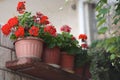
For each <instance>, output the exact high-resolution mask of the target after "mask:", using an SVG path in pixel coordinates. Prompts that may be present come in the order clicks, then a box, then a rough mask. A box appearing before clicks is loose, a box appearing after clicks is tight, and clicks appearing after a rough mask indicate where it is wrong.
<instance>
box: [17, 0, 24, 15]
mask: <svg viewBox="0 0 120 80" xmlns="http://www.w3.org/2000/svg"><path fill="white" fill-rule="evenodd" d="M25 9H26V8H25V1H24V2H19V3H18V5H17V11H18V12H19V13H20V14H23V13H24V12H25Z"/></svg>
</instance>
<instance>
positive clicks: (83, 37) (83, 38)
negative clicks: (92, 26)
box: [79, 34, 87, 40]
mask: <svg viewBox="0 0 120 80" xmlns="http://www.w3.org/2000/svg"><path fill="white" fill-rule="evenodd" d="M79 39H82V40H86V39H87V36H86V34H80V35H79Z"/></svg>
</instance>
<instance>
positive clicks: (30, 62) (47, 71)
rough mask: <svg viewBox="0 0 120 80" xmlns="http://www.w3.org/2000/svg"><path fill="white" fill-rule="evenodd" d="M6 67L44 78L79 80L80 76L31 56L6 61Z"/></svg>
mask: <svg viewBox="0 0 120 80" xmlns="http://www.w3.org/2000/svg"><path fill="white" fill-rule="evenodd" d="M6 67H7V68H9V69H11V70H14V71H18V72H21V73H25V74H28V75H31V76H34V77H37V78H40V79H44V80H80V77H79V76H77V75H75V74H73V73H69V72H66V71H64V70H62V69H60V68H56V67H53V66H50V65H47V64H45V63H43V62H40V61H39V60H37V59H32V58H24V59H19V60H14V61H8V62H6Z"/></svg>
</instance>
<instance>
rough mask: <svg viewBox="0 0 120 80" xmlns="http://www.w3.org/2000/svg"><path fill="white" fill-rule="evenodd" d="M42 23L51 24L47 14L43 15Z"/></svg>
mask: <svg viewBox="0 0 120 80" xmlns="http://www.w3.org/2000/svg"><path fill="white" fill-rule="evenodd" d="M40 23H41V24H45V25H47V24H49V21H48V17H47V16H42V17H41V18H40Z"/></svg>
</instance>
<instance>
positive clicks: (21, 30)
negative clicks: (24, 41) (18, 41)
mask: <svg viewBox="0 0 120 80" xmlns="http://www.w3.org/2000/svg"><path fill="white" fill-rule="evenodd" d="M24 34H25V33H24V28H23V27H22V26H19V27H18V29H17V31H16V32H15V36H16V37H23V36H24Z"/></svg>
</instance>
